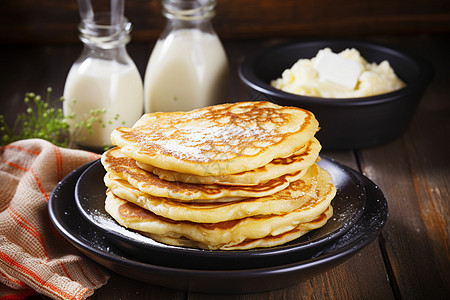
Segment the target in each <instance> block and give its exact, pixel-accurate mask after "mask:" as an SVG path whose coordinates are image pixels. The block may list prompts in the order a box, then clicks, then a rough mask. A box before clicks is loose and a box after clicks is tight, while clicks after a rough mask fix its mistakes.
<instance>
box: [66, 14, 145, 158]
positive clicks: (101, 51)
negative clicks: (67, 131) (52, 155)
mask: <svg viewBox="0 0 450 300" xmlns="http://www.w3.org/2000/svg"><path fill="white" fill-rule="evenodd" d="M119 20H120V21H118V22H116V24H112V21H113V20H112V19H111V14H110V13H109V12H105V13H96V14H95V15H94V14H91V15H90V17H87V18H85V19H82V21H81V23H80V25H79V31H80V39H81V41H82V42H83V43H84V48H83V51H82V53H81V55H80V57H79V58H78V59H77V60H76V61H75V63H74V64H73V66H72V68H71V69H70V71H69V74H68V76H67V79H66V83H65V87H64V99H65V101H64V103H63V110H64V114H65V115H67V116H68V115H71V114H73V113H75V114H76V117H75V119H69V122H70V123H71V126H72V128H71V130H72V133H74V132H75V142H76V143H77V144H79V145H80V146H82V147H85V148H90V149H97V150H100V149H103V148H104V147H105V146H110V145H111V139H110V135H111V132H112V131H113V130H114V129H115V128H116V127H119V126H127V127H130V126H132V125H133V124H134V123H135V122H136V121H137V120H138V119H139V118H140V117H141V116H142V113H143V83H142V79H141V76H140V74H139V72H138V70H137V68H136V65H135V64H134V62H133V61H132V60H131V58H130V57H129V55H128V53H127V50H126V44H127V43H128V42H129V41H130V35H129V34H130V31H131V23H130V22H128V20H127V19H126V18H125V17H121V18H120V19H119ZM93 110H105V112H104V113H103V114H102V115H101V118H102V122H96V123H94V124H93V126H92V132H89V130H87V129H86V128H82V129H81V130H79V129H76V128H75V123H77V122H79V121H80V120H86V119H87V118H88V117H89V113H90V112H91V111H93ZM77 131H79V132H78V133H76V132H77Z"/></svg>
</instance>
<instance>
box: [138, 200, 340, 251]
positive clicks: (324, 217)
mask: <svg viewBox="0 0 450 300" xmlns="http://www.w3.org/2000/svg"><path fill="white" fill-rule="evenodd" d="M332 215H333V207H332V206H331V205H330V206H329V207H328V208H327V210H325V211H324V212H323V213H322V214H320V215H319V216H318V217H317V218H316V219H315V220H313V221H311V222H305V223H302V224H299V225H297V227H295V228H294V229H292V230H290V231H287V232H284V233H281V234H278V235H270V236H265V237H263V238H260V239H253V240H252V239H246V240H244V241H243V242H241V243H239V244H236V245H231V244H230V245H226V246H222V247H220V248H219V249H220V250H249V249H254V248H268V247H274V246H278V245H283V244H286V243H288V242H290V241H293V240H295V239H297V238H299V237H301V236H303V235H305V234H307V233H308V232H310V231H311V230H314V229H317V228H320V227H322V226H324V225H325V224H326V223H327V221H328V220H329V219H330V217H331V216H332ZM142 234H143V235H146V236H148V237H150V238H152V239H154V240H155V241H158V242H161V243H164V244H168V245H172V246H180V247H191V248H200V249H209V250H216V249H211V248H210V246H209V245H207V244H204V243H201V242H197V241H192V240H189V239H187V238H184V237H180V238H173V237H168V236H159V235H155V234H149V233H142Z"/></svg>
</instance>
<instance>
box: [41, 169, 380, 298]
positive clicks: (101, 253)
mask: <svg viewBox="0 0 450 300" xmlns="http://www.w3.org/2000/svg"><path fill="white" fill-rule="evenodd" d="M90 165H91V164H87V165H84V166H83V167H80V168H79V169H77V170H75V171H74V172H72V173H70V174H69V175H68V176H67V177H65V178H64V179H63V180H62V181H61V182H60V183H59V184H58V185H57V187H56V188H55V190H54V191H53V193H52V195H51V196H50V200H49V206H48V207H49V214H50V219H51V220H52V222H53V224H54V225H55V226H56V228H57V229H58V231H59V232H60V233H61V234H62V235H63V236H64V237H65V238H66V239H67V240H68V241H69V242H70V243H71V244H72V245H74V246H75V247H76V248H77V249H79V250H80V251H81V252H82V253H83V254H85V255H86V256H88V257H89V258H91V259H92V260H94V261H96V262H97V263H99V264H101V265H103V266H105V267H107V268H109V269H111V270H113V271H115V272H117V273H120V274H122V275H124V276H128V277H130V278H133V279H136V280H139V281H144V282H147V283H151V284H155V285H160V286H165V287H169V288H174V289H181V290H187V289H189V290H190V291H194V292H204V293H254V292H262V291H267V290H272V289H279V288H284V287H287V286H290V285H293V284H296V283H298V282H301V281H304V280H307V279H309V278H311V277H313V276H315V275H318V274H320V273H322V272H325V271H327V270H329V269H331V268H333V267H335V266H337V265H339V264H341V263H343V262H344V261H345V260H347V259H348V258H349V257H351V256H352V255H354V254H355V253H356V252H358V251H359V250H360V249H362V248H363V247H365V246H366V245H367V244H369V243H370V242H371V241H373V240H374V239H375V238H376V237H377V236H378V234H379V233H380V231H381V229H382V228H383V226H384V224H385V223H386V218H387V203H386V199H385V198H384V196H383V193H382V192H381V191H380V190H379V189H378V187H377V186H376V185H374V184H373V183H372V182H371V181H370V180H369V179H367V178H366V177H364V176H362V175H360V174H359V173H356V172H353V171H351V170H349V172H352V173H354V175H355V176H357V177H358V178H359V179H360V180H361V181H362V183H363V184H364V187H365V190H366V206H365V209H364V212H363V214H362V216H361V218H360V219H359V220H358V221H357V222H356V224H355V225H354V226H353V227H352V228H351V229H350V230H349V231H348V232H347V233H346V234H344V235H343V236H342V237H340V238H339V239H338V240H336V241H335V242H334V243H332V244H329V245H327V246H326V247H323V248H322V249H320V250H319V251H317V252H316V253H313V254H312V255H311V256H310V257H309V258H307V259H299V260H298V261H296V262H292V263H290V264H276V265H274V266H272V267H265V268H253V269H237V270H193V269H187V268H177V267H167V266H161V265H156V264H150V263H145V262H142V261H139V260H136V259H133V258H130V257H129V256H127V255H126V254H125V253H123V252H122V251H121V250H120V249H118V248H117V247H116V246H115V245H114V244H113V243H111V242H110V240H109V239H108V238H107V237H106V235H105V234H104V233H103V232H102V231H100V230H98V229H97V228H95V227H93V226H92V225H91V224H89V223H87V222H86V221H85V219H84V217H83V216H82V215H81V213H80V211H79V210H78V208H77V205H76V204H75V199H74V189H75V185H76V182H77V180H78V178H79V177H80V175H81V174H82V173H83V172H84V170H86V169H87V168H88V167H89V166H90ZM275 260H277V258H275ZM275 263H276V261H275ZM243 267H245V266H243Z"/></svg>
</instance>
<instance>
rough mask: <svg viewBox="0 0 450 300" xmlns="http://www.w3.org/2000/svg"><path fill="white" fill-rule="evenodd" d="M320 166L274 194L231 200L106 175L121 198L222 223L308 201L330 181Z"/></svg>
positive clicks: (162, 212) (180, 216)
mask: <svg viewBox="0 0 450 300" xmlns="http://www.w3.org/2000/svg"><path fill="white" fill-rule="evenodd" d="M318 173H319V169H318V166H317V165H313V166H311V167H310V168H309V169H308V172H307V173H306V174H305V176H303V177H302V178H301V179H299V180H297V181H294V182H292V183H291V184H290V185H289V187H287V188H286V189H284V190H282V191H279V192H277V193H275V194H273V195H270V196H266V197H260V198H249V199H245V200H241V201H235V202H229V203H189V204H187V203H180V202H178V201H173V200H171V199H167V198H161V197H154V196H151V195H148V194H146V193H143V192H141V191H139V190H138V189H136V188H134V187H133V186H132V185H131V184H129V183H128V181H126V180H122V179H120V178H119V177H116V176H115V175H113V174H111V173H107V174H106V176H105V184H106V186H107V187H108V188H109V189H110V190H111V191H112V193H113V194H114V195H116V196H118V197H119V198H122V199H124V200H127V201H129V202H132V203H134V204H137V205H139V206H140V207H142V208H144V209H146V210H149V211H151V212H153V213H155V214H157V215H159V216H162V217H165V218H168V219H171V220H176V221H191V222H196V223H218V222H224V221H230V220H236V219H241V218H244V217H250V216H258V215H269V214H283V213H287V212H290V211H293V210H295V209H297V208H299V207H301V206H302V205H304V204H305V203H306V202H307V201H308V200H309V199H310V198H311V197H314V196H315V195H316V189H317V185H323V184H327V183H329V182H330V178H329V176H327V174H326V173H321V176H318Z"/></svg>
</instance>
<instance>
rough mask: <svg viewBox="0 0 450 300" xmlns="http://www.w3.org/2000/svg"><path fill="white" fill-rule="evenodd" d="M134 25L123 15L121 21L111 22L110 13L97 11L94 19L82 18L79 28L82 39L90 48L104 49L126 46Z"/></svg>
mask: <svg viewBox="0 0 450 300" xmlns="http://www.w3.org/2000/svg"><path fill="white" fill-rule="evenodd" d="M131 29H132V25H131V23H130V22H128V19H127V18H125V17H123V18H122V20H121V22H119V23H117V24H111V15H110V13H107V12H105V13H97V14H96V15H95V18H93V19H87V20H86V19H85V20H81V22H80V24H79V26H78V30H79V31H80V36H79V37H80V40H81V41H82V42H83V43H84V44H85V46H87V47H88V48H92V49H93V48H98V49H103V50H109V49H117V48H124V46H125V45H126V44H127V43H128V42H129V41H130V32H131Z"/></svg>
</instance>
